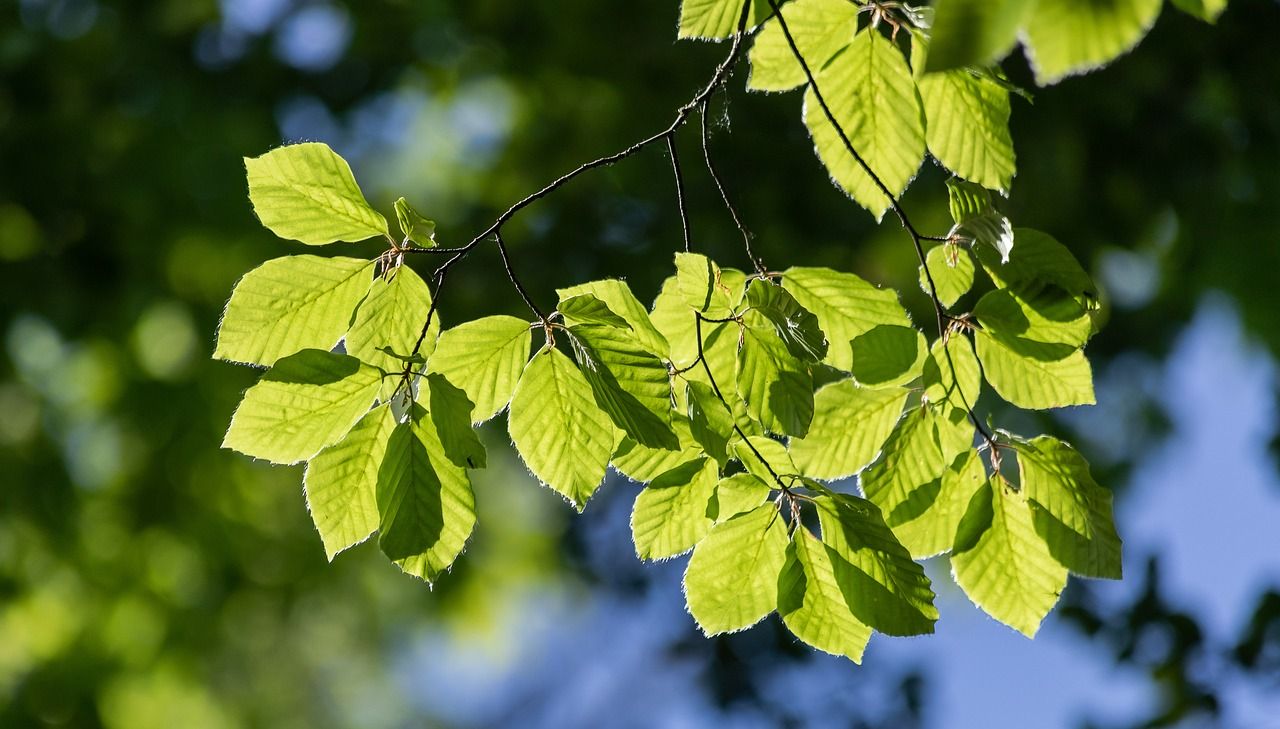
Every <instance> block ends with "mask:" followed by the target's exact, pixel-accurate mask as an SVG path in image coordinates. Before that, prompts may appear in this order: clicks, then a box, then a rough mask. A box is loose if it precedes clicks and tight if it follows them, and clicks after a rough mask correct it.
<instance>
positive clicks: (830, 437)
mask: <svg viewBox="0 0 1280 729" xmlns="http://www.w3.org/2000/svg"><path fill="white" fill-rule="evenodd" d="M907 394H908V393H907V391H906V390H904V389H902V388H897V387H888V388H883V389H874V390H873V389H869V388H865V387H859V386H858V384H857V383H856V382H854V381H853V380H841V381H839V382H833V383H831V384H829V385H826V386H824V387H822V388H821V389H820V390H818V392H817V394H815V395H814V414H813V424H812V425H810V426H809V434H808V435H806V436H805V437H804V438H792V439H791V442H790V444H789V446H788V450H789V451H790V453H791V457H792V459H793V460H794V461H795V464H796V466H798V467H799V468H800V472H801V473H803V474H805V475H806V476H809V477H811V478H821V479H838V478H845V477H846V476H852V475H853V474H855V473H857V472H859V471H861V470H862V469H863V468H864V467H866V465H867V464H868V463H870V462H871V461H872V460H873V459H874V458H875V457H876V454H877V453H879V452H880V447H881V446H882V445H884V442H885V439H886V438H888V437H889V433H890V432H892V431H893V428H894V425H895V424H896V423H897V422H898V416H899V415H901V414H902V406H903V404H904V403H905V402H906V400H907Z"/></svg>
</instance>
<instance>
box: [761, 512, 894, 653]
mask: <svg viewBox="0 0 1280 729" xmlns="http://www.w3.org/2000/svg"><path fill="white" fill-rule="evenodd" d="M788 557H789V559H788V561H787V565H786V567H785V568H783V571H782V577H781V578H780V580H779V585H778V615H780V616H781V617H782V622H783V623H785V624H786V626H787V628H788V629H789V630H791V632H792V633H794V634H795V636H796V637H797V638H799V639H800V640H802V641H804V642H805V643H806V644H808V645H811V646H813V647H814V648H817V649H818V650H820V651H824V652H826V653H830V654H832V655H837V656H845V657H846V658H848V659H849V660H851V661H853V662H854V663H861V662H862V653H863V651H865V650H866V648H867V642H868V641H870V640H871V628H869V627H867V625H866V624H865V623H863V622H862V621H860V620H858V618H857V617H856V616H854V614H853V611H852V610H851V609H850V607H849V603H848V601H847V600H846V599H845V596H844V592H843V591H842V590H841V585H840V578H839V576H838V572H839V571H846V572H852V571H853V570H851V569H850V568H849V567H848V563H845V562H844V560H843V559H841V558H840V557H838V556H836V557H834V558H833V555H832V553H831V552H830V551H829V550H828V549H827V546H826V545H825V544H823V543H822V542H821V541H819V540H818V538H817V537H815V536H813V535H812V534H810V533H809V530H808V529H807V528H804V527H800V528H799V529H796V533H795V536H794V537H793V538H792V541H791V547H790V550H789V553H788ZM837 565H838V566H837ZM852 581H853V580H852V579H851V578H850V577H846V582H852Z"/></svg>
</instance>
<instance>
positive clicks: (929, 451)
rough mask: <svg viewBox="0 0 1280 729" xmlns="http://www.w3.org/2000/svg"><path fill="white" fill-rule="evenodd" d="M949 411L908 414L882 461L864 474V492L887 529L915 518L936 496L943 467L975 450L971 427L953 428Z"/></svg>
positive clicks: (926, 409)
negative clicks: (886, 525)
mask: <svg viewBox="0 0 1280 729" xmlns="http://www.w3.org/2000/svg"><path fill="white" fill-rule="evenodd" d="M950 412H951V411H947V410H944V409H940V408H933V407H919V408H916V409H914V410H911V411H909V412H908V413H907V414H906V416H905V417H903V418H902V420H901V421H899V423H898V426H897V427H896V428H895V429H894V430H893V433H892V434H891V435H890V436H889V440H888V441H887V442H886V443H885V445H884V451H883V453H881V455H880V458H879V459H877V460H876V462H875V463H873V464H871V466H870V467H869V468H867V470H866V471H864V472H863V474H862V477H861V479H860V485H861V486H862V491H863V493H864V494H866V496H867V499H869V500H870V501H871V502H872V503H874V504H875V505H876V506H878V507H880V510H881V511H882V512H884V519H885V522H886V523H888V524H889V525H890V527H893V526H895V525H899V524H904V523H906V522H909V521H911V520H912V519H914V518H916V517H917V516H918V515H919V514H920V512H921V511H922V510H923V508H924V507H925V506H927V505H928V504H929V503H931V501H932V498H933V495H935V494H936V493H937V492H938V490H939V488H940V484H939V483H937V482H938V480H939V479H941V478H942V475H943V473H944V472H945V471H946V470H947V467H948V466H950V465H951V464H952V462H953V461H954V460H955V458H956V456H958V455H959V454H960V453H962V452H963V451H965V450H968V449H969V448H970V447H971V446H972V445H973V427H972V425H969V426H968V429H967V430H965V429H964V428H963V426H962V425H958V424H955V423H953V422H952V421H951V420H950V419H949V416H950ZM957 412H958V411H957ZM964 424H967V421H966V423H964ZM966 433H967V440H966V439H965V435H966Z"/></svg>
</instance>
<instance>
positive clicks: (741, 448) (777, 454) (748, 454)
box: [733, 435, 800, 488]
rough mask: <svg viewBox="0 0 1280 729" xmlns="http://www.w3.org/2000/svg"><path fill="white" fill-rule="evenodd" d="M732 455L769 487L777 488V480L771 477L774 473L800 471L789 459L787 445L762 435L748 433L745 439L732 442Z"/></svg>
mask: <svg viewBox="0 0 1280 729" xmlns="http://www.w3.org/2000/svg"><path fill="white" fill-rule="evenodd" d="M733 456H734V457H735V458H737V459H738V460H739V461H741V462H742V466H743V468H746V469H747V473H750V474H751V475H753V476H755V477H756V478H758V479H760V480H761V481H763V482H764V483H765V484H766V485H767V486H769V488H777V481H776V480H775V479H774V477H773V476H774V474H775V473H776V474H777V475H779V476H784V475H796V474H799V473H800V469H798V468H796V465H795V463H793V462H792V461H791V454H790V453H788V452H787V447H786V446H784V445H782V444H781V443H779V442H778V441H776V440H774V439H772V438H766V437H765V436H762V435H750V436H747V440H746V441H742V440H738V441H736V442H734V444H733ZM762 457H763V460H761V458H762Z"/></svg>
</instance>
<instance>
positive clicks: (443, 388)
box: [418, 372, 488, 468]
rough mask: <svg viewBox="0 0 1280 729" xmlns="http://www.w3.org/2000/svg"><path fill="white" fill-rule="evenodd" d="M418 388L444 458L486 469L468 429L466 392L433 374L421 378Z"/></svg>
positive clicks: (484, 455)
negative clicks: (420, 385) (424, 400)
mask: <svg viewBox="0 0 1280 729" xmlns="http://www.w3.org/2000/svg"><path fill="white" fill-rule="evenodd" d="M422 387H423V389H422V390H420V391H419V393H418V397H419V398H422V396H423V391H425V393H426V401H427V410H428V412H429V413H430V415H431V423H432V425H433V426H434V427H435V432H436V436H437V437H438V438H439V440H440V444H441V446H442V447H443V448H444V454H445V456H446V457H448V459H449V460H450V461H453V462H454V463H455V464H457V465H458V466H461V467H463V468H484V467H485V466H487V465H488V454H487V453H486V452H485V449H484V444H483V443H481V442H480V437H479V436H478V435H476V432H475V431H474V430H472V428H471V410H472V405H471V400H470V399H469V398H468V397H467V393H465V392H463V391H462V390H460V389H459V388H457V387H455V386H454V385H453V383H451V382H449V380H448V379H446V378H445V376H444V375H441V374H439V373H434V372H433V373H431V374H428V375H427V376H426V377H424V378H423V379H422Z"/></svg>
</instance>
